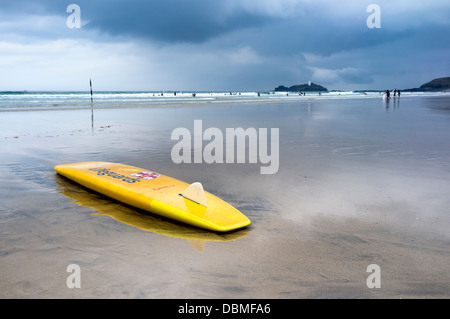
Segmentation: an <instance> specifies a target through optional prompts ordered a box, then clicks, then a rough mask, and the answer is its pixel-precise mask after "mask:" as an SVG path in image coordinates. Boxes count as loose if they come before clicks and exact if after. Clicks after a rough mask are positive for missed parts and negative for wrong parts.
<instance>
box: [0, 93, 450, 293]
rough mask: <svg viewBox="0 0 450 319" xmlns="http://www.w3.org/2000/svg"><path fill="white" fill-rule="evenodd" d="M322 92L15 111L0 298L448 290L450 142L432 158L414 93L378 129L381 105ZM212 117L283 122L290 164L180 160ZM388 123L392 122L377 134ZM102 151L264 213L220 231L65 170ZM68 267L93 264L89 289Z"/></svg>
mask: <svg viewBox="0 0 450 319" xmlns="http://www.w3.org/2000/svg"><path fill="white" fill-rule="evenodd" d="M317 103H318V104H313V105H312V106H311V105H308V104H302V105H297V104H295V105H293V104H292V105H291V104H289V103H286V104H285V108H287V109H288V110H284V111H279V109H280V105H278V106H276V105H275V106H273V105H271V104H267V105H247V106H246V107H245V109H240V110H239V111H237V108H238V106H237V105H236V106H233V105H231V106H220V107H219V106H206V107H202V108H201V111H200V110H199V109H198V108H196V107H183V108H177V107H172V106H171V107H170V108H167V109H165V108H161V109H153V110H151V109H148V108H147V109H145V108H144V109H134V110H124V109H108V110H96V111H95V114H94V115H95V118H94V119H93V120H92V119H91V114H90V111H89V110H81V111H70V110H68V111H67V112H51V111H47V112H45V111H43V112H22V113H20V112H11V113H3V114H2V115H5V114H6V115H5V117H4V119H3V120H2V121H4V123H2V124H4V125H3V126H2V129H1V130H0V131H1V135H0V139H1V140H2V153H1V155H0V173H1V174H2V176H4V178H3V179H2V182H1V183H0V200H1V202H2V206H0V234H1V237H0V238H1V239H0V264H1V268H0V287H1V289H0V298H448V297H450V294H449V291H450V272H449V266H448V265H450V251H449V248H448V247H449V241H450V239H449V224H448V217H446V216H445V208H444V207H446V206H445V205H446V204H447V201H448V200H447V199H446V198H441V195H442V194H444V193H446V191H447V190H448V189H449V183H448V180H447V179H446V177H447V176H448V174H449V173H448V171H447V168H448V166H445V165H447V164H445V163H446V157H445V156H446V155H445V154H444V155H441V154H440V153H437V152H433V153H432V154H433V157H431V156H430V157H427V158H422V157H423V156H422V157H420V156H419V155H415V154H416V153H415V152H416V150H415V149H413V148H412V146H411V148H406V147H409V146H410V145H409V144H407V143H405V140H402V139H401V137H400V134H399V132H403V131H400V130H407V128H402V127H401V126H400V124H401V125H406V124H402V123H403V122H408V123H410V122H411V118H412V116H415V117H416V116H417V115H416V114H415V113H414V114H412V113H411V112H412V111H411V110H408V109H407V108H406V105H405V104H406V103H405V104H403V105H402V108H400V109H399V110H398V112H397V113H395V114H394V113H393V112H391V113H387V112H386V110H385V109H384V106H381V107H380V108H378V106H375V107H374V106H371V105H368V106H367V108H371V109H370V110H371V111H370V116H371V121H372V119H373V118H375V120H374V121H378V122H377V123H375V124H374V125H373V128H372V127H371V126H370V125H364V129H362V128H361V127H360V126H359V125H361V124H360V121H361V118H366V117H367V114H366V113H362V114H360V113H359V112H360V111H355V112H356V113H352V112H354V108H353V106H352V105H351V103H348V104H349V106H346V110H345V112H344V113H339V114H336V113H334V112H335V111H334V109H327V108H325V106H324V104H323V103H327V102H317ZM282 108H283V106H282V105H281V109H282ZM290 108H292V109H293V111H291V109H290ZM308 108H309V109H311V108H313V109H314V110H316V113H314V112H311V110H309V111H308ZM236 112H238V113H239V115H238V117H239V121H236V122H234V121H235V120H234V119H233V118H234V117H236V114H235V113H236ZM283 112H287V113H286V115H285V116H284V115H283ZM290 112H294V113H293V114H294V115H292V113H290ZM296 112H301V113H296ZM365 112H366V111H365ZM401 112H403V113H401ZM200 114H201V115H200ZM198 116H202V119H204V121H205V123H207V124H208V126H214V125H217V126H218V127H220V126H219V125H223V126H225V127H226V126H232V125H234V126H236V127H237V126H244V127H250V126H255V127H269V126H271V125H273V126H278V127H280V128H284V131H282V133H283V134H282V137H281V138H282V140H281V141H280V142H281V145H280V154H281V155H280V160H281V163H280V172H279V173H278V174H275V175H271V176H262V175H260V174H259V165H253V164H245V165H244V164H242V165H239V164H223V165H207V164H191V165H188V164H184V165H176V164H174V163H172V162H171V161H170V150H171V146H172V145H173V144H174V142H173V141H171V140H170V132H171V131H172V130H173V129H174V128H175V127H179V126H185V127H190V126H192V121H193V120H194V119H196V118H198ZM354 117H358V119H357V121H356V120H354ZM168 118H170V120H167V119H168ZM294 119H295V120H296V121H297V122H294V121H293V120H294ZM342 119H345V121H343V120H342ZM403 120H405V121H403ZM221 121H223V124H220V122H221ZM324 121H327V122H326V125H324V126H322V125H323V123H324ZM341 121H343V122H341ZM399 121H400V122H399ZM433 121H435V119H434V118H433ZM381 122H383V123H388V124H384V125H387V126H385V127H382V130H381V131H380V132H379V131H378V125H379V123H381ZM390 122H392V124H389V123H390ZM444 122H445V119H444ZM399 123H400V124H399ZM430 123H432V124H430V125H434V126H435V127H436V126H437V127H438V128H439V125H440V124H439V123H438V124H436V122H431V120H430ZM283 125H284V126H283ZM330 127H332V128H333V131H332V133H328V131H327V129H329V128H330ZM348 127H352V128H353V129H354V131H357V132H358V131H359V132H362V133H361V134H356V135H355V134H353V133H354V131H353V130H352V131H349V132H347V129H348ZM442 127H443V128H442V129H445V127H444V126H442ZM438 128H436V129H438ZM387 129H389V130H399V131H393V132H394V133H395V134H396V135H394V134H391V133H392V131H388V130H387ZM371 130H372V131H371ZM336 132H338V133H336ZM375 132H376V133H375ZM385 134H387V135H388V138H387V139H386V140H387V141H388V142H384V141H381V142H380V140H381V139H382V138H384V136H385ZM341 135H342V136H344V137H345V139H344V138H343V139H342V140H336V136H338V137H340V136H341ZM350 136H353V137H354V139H353V140H351V141H350V142H348V143H349V145H347V142H346V141H348V139H349V137H350ZM425 138H426V137H424V139H425ZM360 141H362V142H361V144H358V143H359V142H360ZM376 143H379V144H376ZM411 143H412V142H411ZM418 143H420V141H418V140H417V139H415V140H414V144H413V143H412V144H411V145H413V146H414V145H417V144H418ZM436 143H437V142H436ZM442 143H445V141H444V142H442ZM368 145H369V146H370V147H369V146H368ZM405 145H406V146H405ZM437 146H438V147H441V146H442V144H437ZM436 149H437V148H436ZM439 149H440V148H439ZM350 150H351V152H352V153H350ZM355 150H356V151H358V153H356V151H355ZM406 151H408V153H407V152H406ZM405 154H406V155H405ZM294 155H295V156H294ZM100 157H101V160H108V161H117V162H125V163H128V164H132V165H135V166H140V167H144V168H149V169H153V170H155V171H159V172H163V173H165V174H167V175H169V176H173V177H175V178H179V179H182V180H186V181H192V180H193V179H196V180H199V181H201V182H202V183H203V184H204V185H207V186H208V189H209V190H210V191H211V192H213V193H215V194H217V195H219V196H220V197H222V198H224V199H225V200H227V201H229V202H230V203H232V204H233V205H235V206H236V207H237V208H238V209H240V210H242V211H243V212H245V213H246V215H247V216H248V217H249V218H250V219H251V220H252V225H251V227H249V228H248V229H246V230H243V231H240V232H238V233H235V234H231V235H230V234H229V235H226V236H218V235H217V234H208V233H205V232H202V231H199V230H196V229H192V228H189V227H186V226H184V225H179V224H173V223H171V222H170V221H165V220H161V219H159V218H157V217H152V216H150V217H149V218H146V216H145V215H142V214H141V212H136V211H135V210H133V209H131V208H129V207H126V206H124V205H121V204H119V203H115V202H111V201H109V200H108V199H106V198H99V197H98V196H97V195H93V194H90V193H89V192H87V191H86V190H85V189H83V188H80V187H78V186H76V185H73V184H72V183H70V182H68V181H67V180H64V179H62V178H60V177H59V176H57V175H56V174H55V173H54V171H53V166H54V165H56V164H59V163H64V162H75V161H81V160H95V159H99V158H100ZM417 164H426V165H423V166H422V165H421V166H420V167H418V166H417ZM442 167H444V170H442ZM368 168H370V170H368ZM439 172H441V173H439ZM440 174H441V175H440ZM386 181H388V183H386ZM418 181H422V184H421V185H419V184H420V183H418ZM408 185H409V186H408ZM407 186H408V187H407ZM330 190H335V191H334V192H331V191H330ZM417 195H418V198H417ZM413 196H416V198H413ZM430 204H431V205H430ZM427 206H430V207H431V209H430V211H429V212H428V211H424V210H426V207H427ZM99 213H100V215H99ZM433 214H434V215H433ZM123 216H134V217H135V218H134V219H133V220H131V221H129V223H125V222H124V220H123V218H124V217H123ZM405 221H407V222H405ZM130 223H131V224H133V223H135V225H134V226H133V225H130ZM70 264H77V265H79V266H80V268H81V288H80V289H69V288H68V287H67V285H66V279H67V277H68V276H69V273H68V272H67V271H66V268H67V266H68V265H70ZM371 264H377V265H379V266H380V269H381V288H373V289H369V288H368V286H367V284H366V280H367V278H368V276H369V275H370V274H369V273H368V272H366V269H367V266H369V265H371Z"/></svg>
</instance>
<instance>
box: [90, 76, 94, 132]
mask: <svg viewBox="0 0 450 319" xmlns="http://www.w3.org/2000/svg"><path fill="white" fill-rule="evenodd" d="M89 86H90V87H91V126H92V132H94V98H93V96H92V80H91V79H89Z"/></svg>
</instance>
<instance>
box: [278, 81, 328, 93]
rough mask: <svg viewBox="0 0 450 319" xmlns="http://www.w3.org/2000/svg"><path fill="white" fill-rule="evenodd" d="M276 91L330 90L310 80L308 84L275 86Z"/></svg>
mask: <svg viewBox="0 0 450 319" xmlns="http://www.w3.org/2000/svg"><path fill="white" fill-rule="evenodd" d="M275 92H328V89H327V88H325V87H323V86H322V85H318V84H315V83H312V82H309V83H307V84H298V85H293V86H291V87H286V86H284V85H280V86H278V87H277V88H275Z"/></svg>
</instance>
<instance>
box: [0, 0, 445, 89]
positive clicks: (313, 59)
mask: <svg viewBox="0 0 450 319" xmlns="http://www.w3.org/2000/svg"><path fill="white" fill-rule="evenodd" d="M70 4H77V5H78V6H79V7H80V12H81V15H80V19H81V27H80V28H69V27H68V24H67V19H68V18H69V16H70V15H71V14H72V13H73V12H72V11H71V12H67V7H68V6H69V5H70ZM370 4H376V5H378V7H379V8H380V20H379V22H380V27H379V28H369V27H368V24H367V19H368V17H369V16H370V15H371V14H372V13H374V12H373V11H370V12H368V11H367V9H368V6H369V5H370ZM71 21H74V20H71ZM371 21H372V22H375V21H376V20H373V19H371ZM444 76H450V1H448V0H427V1H423V0H389V1H387V0H380V1H377V0H369V1H365V0H339V1H334V0H329V1H325V0H115V1H112V0H2V2H1V6H0V91H6V90H30V91H31V90H86V89H88V85H89V78H92V81H93V83H94V88H95V89H96V90H137V91H139V90H182V91H188V90H197V91H202V90H208V91H213V90H220V91H238V90H241V91H245V90H258V91H264V90H273V89H274V88H275V87H276V86H278V85H281V84H282V85H286V86H291V85H295V84H302V83H307V82H308V81H309V80H311V81H313V82H314V83H318V84H321V85H323V86H325V87H327V88H328V89H343V90H356V89H394V88H400V89H405V88H412V87H418V86H420V85H421V84H423V83H425V82H428V81H430V80H432V79H434V78H438V77H444Z"/></svg>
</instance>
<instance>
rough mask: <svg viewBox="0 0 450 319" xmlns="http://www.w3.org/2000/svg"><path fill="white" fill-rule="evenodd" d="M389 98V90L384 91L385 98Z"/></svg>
mask: <svg viewBox="0 0 450 319" xmlns="http://www.w3.org/2000/svg"><path fill="white" fill-rule="evenodd" d="M390 96H391V93H389V90H386V97H387V98H389V97H390Z"/></svg>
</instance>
